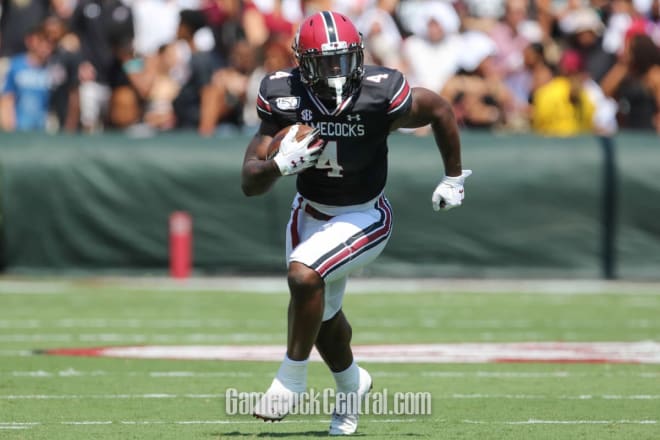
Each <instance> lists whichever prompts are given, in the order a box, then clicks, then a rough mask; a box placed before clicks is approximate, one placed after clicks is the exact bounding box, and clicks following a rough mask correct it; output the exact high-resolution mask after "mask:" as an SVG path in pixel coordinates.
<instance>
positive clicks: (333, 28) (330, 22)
mask: <svg viewBox="0 0 660 440" xmlns="http://www.w3.org/2000/svg"><path fill="white" fill-rule="evenodd" d="M321 15H322V16H323V22H324V24H325V34H326V35H327V36H328V43H336V42H337V41H339V38H337V25H336V23H335V17H333V16H332V13H331V12H330V11H322V12H321Z"/></svg>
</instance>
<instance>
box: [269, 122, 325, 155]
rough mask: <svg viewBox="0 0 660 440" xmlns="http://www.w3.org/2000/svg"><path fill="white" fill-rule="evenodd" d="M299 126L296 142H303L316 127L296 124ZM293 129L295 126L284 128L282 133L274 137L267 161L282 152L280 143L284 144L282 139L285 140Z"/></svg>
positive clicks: (279, 132)
mask: <svg viewBox="0 0 660 440" xmlns="http://www.w3.org/2000/svg"><path fill="white" fill-rule="evenodd" d="M296 125H298V126H299V127H298V133H296V140H297V141H300V140H302V139H303V138H304V137H305V136H307V134H308V133H309V132H310V131H312V130H314V127H311V126H309V125H305V124H296ZM291 127H293V125H289V126H288V127H284V128H283V129H281V130H280V131H278V132H277V134H276V135H275V136H274V137H273V140H271V141H270V144H269V145H268V153H267V155H266V159H272V158H273V157H275V155H276V154H277V152H278V151H280V142H282V139H284V136H286V134H287V133H288V132H289V128H291Z"/></svg>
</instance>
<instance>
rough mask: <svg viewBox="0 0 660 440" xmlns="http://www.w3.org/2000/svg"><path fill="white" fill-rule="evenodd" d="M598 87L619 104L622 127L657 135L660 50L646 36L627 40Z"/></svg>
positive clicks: (659, 127) (658, 127)
mask: <svg viewBox="0 0 660 440" xmlns="http://www.w3.org/2000/svg"><path fill="white" fill-rule="evenodd" d="M601 85H602V87H603V91H604V92H605V94H606V95H607V96H610V97H613V98H614V99H616V100H617V101H618V103H619V122H620V124H621V127H623V128H632V129H647V130H656V131H658V132H659V133H660V49H659V48H658V46H656V45H655V44H654V43H653V41H652V40H651V38H650V37H649V36H648V35H646V34H637V35H632V36H631V37H630V38H629V39H628V41H627V43H626V46H625V48H624V52H623V53H622V55H621V57H619V60H618V62H617V63H616V64H615V65H614V67H612V69H611V70H610V71H609V72H608V73H607V75H606V76H605V77H604V78H603V81H602V82H601Z"/></svg>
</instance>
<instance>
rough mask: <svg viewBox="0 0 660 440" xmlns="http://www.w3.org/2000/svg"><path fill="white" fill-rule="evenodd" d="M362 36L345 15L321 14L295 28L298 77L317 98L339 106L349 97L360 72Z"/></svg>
mask: <svg viewBox="0 0 660 440" xmlns="http://www.w3.org/2000/svg"><path fill="white" fill-rule="evenodd" d="M363 51H364V45H363V43H362V35H361V34H360V33H359V32H358V30H357V29H356V28H355V25H354V24H353V23H352V22H351V20H350V19H349V18H348V17H346V16H345V15H342V14H339V13H337V12H331V11H321V12H318V13H316V14H314V15H312V16H310V17H307V18H306V19H305V21H303V22H302V24H301V25H300V27H299V28H298V32H297V34H296V37H295V39H294V41H293V52H294V54H295V56H296V59H297V60H298V65H299V67H300V77H301V79H302V81H303V83H305V84H306V85H307V86H309V87H310V88H311V90H312V92H314V93H315V94H316V95H317V96H318V97H319V98H321V99H322V100H324V101H332V100H335V102H336V104H337V105H339V104H341V102H342V101H343V100H344V99H346V98H347V97H348V96H350V95H351V94H353V93H354V92H355V91H356V90H357V89H358V87H359V86H360V82H361V81H362V75H363V73H364V52H363Z"/></svg>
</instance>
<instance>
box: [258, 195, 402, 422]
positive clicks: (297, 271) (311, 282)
mask: <svg viewBox="0 0 660 440" xmlns="http://www.w3.org/2000/svg"><path fill="white" fill-rule="evenodd" d="M305 203H306V202H305V201H303V200H302V199H300V198H298V199H297V200H296V201H295V202H294V206H293V209H292V215H291V220H290V222H289V228H288V233H287V249H288V252H287V253H288V254H289V255H287V259H288V261H289V276H288V281H289V287H290V291H291V300H290V304H289V327H288V328H289V333H288V338H287V340H288V342H287V356H286V357H285V359H284V360H283V362H282V364H281V366H280V369H279V370H278V373H277V376H276V377H275V379H274V380H273V383H272V384H271V387H270V388H269V389H268V391H267V392H266V395H265V397H264V399H262V401H261V402H260V403H259V405H258V406H257V408H256V410H255V415H256V416H258V417H261V418H264V419H268V420H279V419H281V418H283V417H284V416H285V415H286V413H287V412H288V410H289V409H290V405H291V402H293V404H295V400H294V399H295V398H296V397H297V395H298V393H300V392H302V391H304V389H305V387H306V378H307V357H308V356H309V353H310V351H311V348H312V346H313V344H314V342H315V341H316V340H317V335H318V333H319V329H320V326H321V321H322V320H328V319H329V318H331V317H333V316H334V315H335V314H337V312H338V311H339V310H340V309H341V302H342V298H343V294H344V287H345V278H346V276H347V274H348V273H350V272H352V271H354V270H356V269H358V268H360V267H362V266H364V265H365V264H368V263H369V262H371V261H373V259H375V258H376V257H377V256H378V254H380V252H381V251H382V249H383V248H384V246H385V244H386V243H387V240H388V239H389V235H390V232H391V222H392V219H391V210H390V207H389V204H388V203H387V201H386V200H385V199H384V198H380V199H379V200H378V201H377V202H375V203H374V204H373V206H370V207H367V208H366V209H363V210H361V211H359V212H351V213H348V214H343V215H337V216H333V217H332V219H319V218H317V217H315V216H314V215H312V214H310V213H309V211H307V210H305V209H304V206H305ZM339 280H343V281H341V282H339V283H335V282H337V281H339ZM324 281H325V283H328V282H330V283H332V284H333V286H332V287H335V288H331V289H329V290H328V289H327V288H326V289H325V292H324ZM326 287H327V286H326ZM328 293H330V294H329V295H328ZM348 343H350V341H348ZM349 349H350V348H349ZM335 356H337V355H336V354H335V353H330V357H329V359H330V360H331V362H338V363H341V362H340V360H339V359H337V360H335ZM356 371H360V370H358V367H357V365H355V364H354V363H352V364H351V365H350V366H349V367H348V368H347V371H339V372H337V373H336V375H339V376H347V377H348V376H350V377H353V376H354V373H355V372H356ZM337 377H338V376H335V378H337ZM350 391H356V390H350ZM271 396H278V399H279V400H284V401H285V403H286V405H283V406H282V405H280V408H279V409H274V407H273V405H269V404H268V403H267V402H268V401H269V398H270V397H271Z"/></svg>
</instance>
